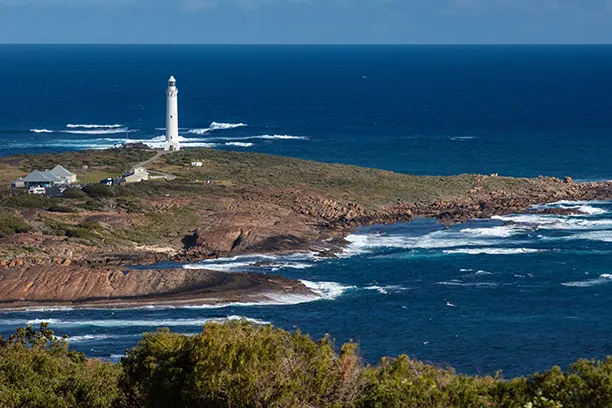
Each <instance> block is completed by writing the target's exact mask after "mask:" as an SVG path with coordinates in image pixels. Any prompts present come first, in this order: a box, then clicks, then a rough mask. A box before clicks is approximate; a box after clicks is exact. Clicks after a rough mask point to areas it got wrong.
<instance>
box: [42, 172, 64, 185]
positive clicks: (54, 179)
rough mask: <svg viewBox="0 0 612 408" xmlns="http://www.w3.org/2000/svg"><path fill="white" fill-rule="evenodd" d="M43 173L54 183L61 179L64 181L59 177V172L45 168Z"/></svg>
mask: <svg viewBox="0 0 612 408" xmlns="http://www.w3.org/2000/svg"><path fill="white" fill-rule="evenodd" d="M42 175H43V176H45V177H46V178H48V179H49V180H51V181H52V182H54V183H60V182H61V181H63V180H62V178H61V177H58V176H57V174H55V173H53V172H52V171H50V170H45V171H44V172H43V173H42Z"/></svg>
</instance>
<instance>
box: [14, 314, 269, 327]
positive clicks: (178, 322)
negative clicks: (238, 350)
mask: <svg viewBox="0 0 612 408" xmlns="http://www.w3.org/2000/svg"><path fill="white" fill-rule="evenodd" d="M242 319H244V320H246V321H249V322H251V323H254V324H270V322H267V321H263V320H259V319H251V318H248V317H243V316H227V317H223V318H199V319H197V318H196V319H167V320H138V319H134V320H131V319H130V320H127V319H126V320H81V321H79V320H62V319H33V320H28V321H27V322H26V324H32V325H36V324H40V323H49V324H50V325H52V326H53V327H81V326H93V327H177V326H178V327H180V326H203V325H205V324H206V323H210V322H220V323H222V322H226V321H232V320H242ZM20 323H23V322H19V323H17V324H20Z"/></svg>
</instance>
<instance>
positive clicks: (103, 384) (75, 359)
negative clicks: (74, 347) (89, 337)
mask: <svg viewBox="0 0 612 408" xmlns="http://www.w3.org/2000/svg"><path fill="white" fill-rule="evenodd" d="M120 372H121V368H120V367H119V366H116V365H112V364H109V363H103V362H101V361H98V360H86V359H85V356H84V355H83V354H81V353H77V352H74V351H68V348H67V344H66V343H65V342H64V341H63V340H58V339H56V338H55V337H54V336H53V331H51V330H48V329H47V326H46V324H44V323H43V324H41V327H40V329H39V330H38V331H36V330H34V329H33V328H32V326H28V327H27V328H21V329H18V330H17V332H16V334H15V335H13V336H11V337H10V338H9V339H8V340H4V339H0V407H7V408H8V407H11V408H49V407H52V408H53V407H58V408H59V407H62V408H63V407H83V408H85V407H91V408H110V407H111V405H112V403H113V402H114V401H116V400H117V398H118V396H119V393H118V391H119V389H118V386H117V380H118V378H119V374H120Z"/></svg>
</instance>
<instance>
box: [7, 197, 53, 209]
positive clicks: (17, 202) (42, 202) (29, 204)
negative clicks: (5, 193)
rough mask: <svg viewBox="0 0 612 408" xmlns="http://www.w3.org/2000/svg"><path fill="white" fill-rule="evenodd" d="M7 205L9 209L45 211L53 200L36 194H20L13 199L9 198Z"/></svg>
mask: <svg viewBox="0 0 612 408" xmlns="http://www.w3.org/2000/svg"><path fill="white" fill-rule="evenodd" d="M7 203H8V205H9V206H10V207H13V208H17V209H24V208H37V209H45V208H49V207H50V206H51V205H52V204H53V199H51V198H49V197H47V196H45V195H38V194H27V193H26V194H20V195H16V196H13V197H9V199H8V200H7Z"/></svg>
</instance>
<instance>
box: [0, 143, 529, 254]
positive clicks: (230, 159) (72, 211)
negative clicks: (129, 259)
mask: <svg viewBox="0 0 612 408" xmlns="http://www.w3.org/2000/svg"><path fill="white" fill-rule="evenodd" d="M154 155H155V151H153V150H134V149H112V150H104V151H99V150H95V151H83V152H73V153H62V154H44V155H29V156H28V155H21V156H14V157H7V158H0V169H2V170H3V171H2V172H1V174H2V175H3V176H2V178H0V182H2V183H3V184H4V185H5V186H7V187H8V183H9V181H10V180H11V179H13V178H15V177H16V176H23V175H25V174H27V173H28V172H29V171H31V170H33V169H42V170H44V169H47V168H52V167H54V166H55V165H56V164H62V165H63V166H64V167H66V168H67V169H69V170H71V171H73V172H76V173H78V175H79V181H80V182H83V180H84V172H83V166H84V165H87V166H88V170H87V172H88V179H89V181H94V179H95V181H97V180H98V179H101V178H104V177H107V176H109V175H118V174H121V173H122V172H124V171H126V170H128V169H130V168H131V167H132V166H133V165H135V164H136V163H139V162H142V161H144V160H146V159H148V158H150V157H152V156H154ZM192 161H202V162H203V167H201V168H196V167H191V166H190V163H191V162H192ZM149 169H150V170H156V171H161V172H165V173H170V174H174V175H177V176H178V178H177V179H176V180H174V181H165V180H155V181H149V182H145V183H139V184H132V185H127V186H117V187H112V188H111V189H110V190H109V191H107V192H103V193H104V194H90V196H89V197H82V198H72V199H67V198H62V199H45V198H42V197H32V196H27V195H26V196H23V197H16V198H15V197H12V198H9V197H8V190H6V191H5V192H4V193H3V198H2V199H1V200H0V210H2V211H3V212H4V214H5V216H4V218H5V219H6V220H7V221H2V222H3V225H8V228H3V231H0V233H2V235H3V236H8V235H11V231H14V232H20V231H23V230H24V228H23V225H24V223H25V224H26V226H27V225H29V228H26V229H29V230H30V231H33V232H37V231H38V232H42V233H43V234H45V235H52V236H58V237H66V236H67V237H69V239H71V240H77V241H78V242H80V243H84V244H86V245H89V246H94V247H108V246H114V247H120V246H125V247H130V246H133V245H134V244H139V245H157V246H173V247H175V248H176V247H180V245H181V239H182V238H183V237H184V236H185V235H186V234H189V233H191V232H192V231H193V230H194V229H196V228H197V227H198V226H200V225H202V224H203V223H206V222H207V217H214V214H215V213H218V212H226V213H227V212H230V213H232V212H236V211H241V212H245V213H251V212H254V211H260V212H261V211H263V212H264V213H265V212H266V211H267V212H268V213H269V214H271V213H273V212H274V211H276V209H275V208H273V207H271V206H268V207H266V205H267V203H268V201H269V200H268V198H269V197H271V196H272V195H274V196H275V197H276V199H277V200H276V201H277V202H278V201H279V199H278V197H280V204H279V205H280V206H281V207H283V208H288V206H290V205H291V203H290V199H285V198H284V197H286V196H287V195H286V194H285V193H284V192H288V191H290V192H292V193H295V192H298V193H300V194H302V193H303V194H312V195H317V196H323V197H327V198H330V199H333V200H335V201H338V202H339V203H341V204H342V203H344V204H346V203H347V202H352V203H357V204H360V205H362V206H364V207H366V208H369V209H377V208H379V207H381V206H383V205H385V204H395V203H397V202H400V201H401V202H419V201H420V202H426V203H427V202H433V201H436V200H440V199H444V200H451V199H453V198H458V197H465V196H467V195H468V194H469V192H470V190H471V189H472V188H473V187H474V186H475V184H476V183H477V180H479V182H480V185H481V187H482V188H483V189H484V191H493V190H512V191H517V190H520V189H522V188H527V187H528V184H529V180H527V179H513V178H504V177H487V178H484V179H482V178H479V177H478V176H475V175H460V176H452V177H435V176H431V177H430V176H427V177H423V176H411V175H406V174H398V173H393V172H390V171H383V170H377V169H370V168H361V167H356V166H347V165H339V164H324V163H317V162H313V161H305V160H298V159H293V158H287V157H280V156H271V155H266V154H257V153H238V152H229V151H218V150H212V149H187V150H183V151H181V152H177V153H173V154H169V155H165V156H162V157H161V158H159V159H158V160H157V161H155V162H154V163H152V164H151V165H150V166H149ZM207 176H211V177H212V178H213V180H214V183H213V184H212V185H206V184H205V183H204V182H203V181H204V180H205V179H206V177H207ZM245 194H247V195H250V196H253V194H255V195H257V194H259V196H258V198H257V199H256V200H255V202H251V201H249V200H245V198H244V197H245ZM283 200H285V202H283ZM25 210H28V211H25ZM101 213H104V214H109V215H111V216H112V217H114V218H119V215H120V216H121V217H122V219H124V221H126V222H125V223H124V224H121V223H119V225H111V226H109V225H108V223H104V222H103V223H100V222H97V221H94V222H92V221H91V220H90V217H91V216H92V214H93V215H99V214H101ZM24 216H25V217H26V218H27V219H24ZM211 219H212V218H211ZM13 226H14V228H13ZM37 245H38V244H36V243H35V244H32V245H31V246H30V247H28V245H25V244H22V243H18V244H14V245H12V247H11V248H10V249H7V245H1V244H0V257H1V256H3V255H13V256H15V255H19V254H21V253H23V252H24V251H25V253H26V254H27V252H28V251H31V252H33V253H39V252H40V250H39V249H37V248H36V247H37ZM9 246H10V245H9ZM28 248H29V249H28ZM43 252H44V251H43Z"/></svg>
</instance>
